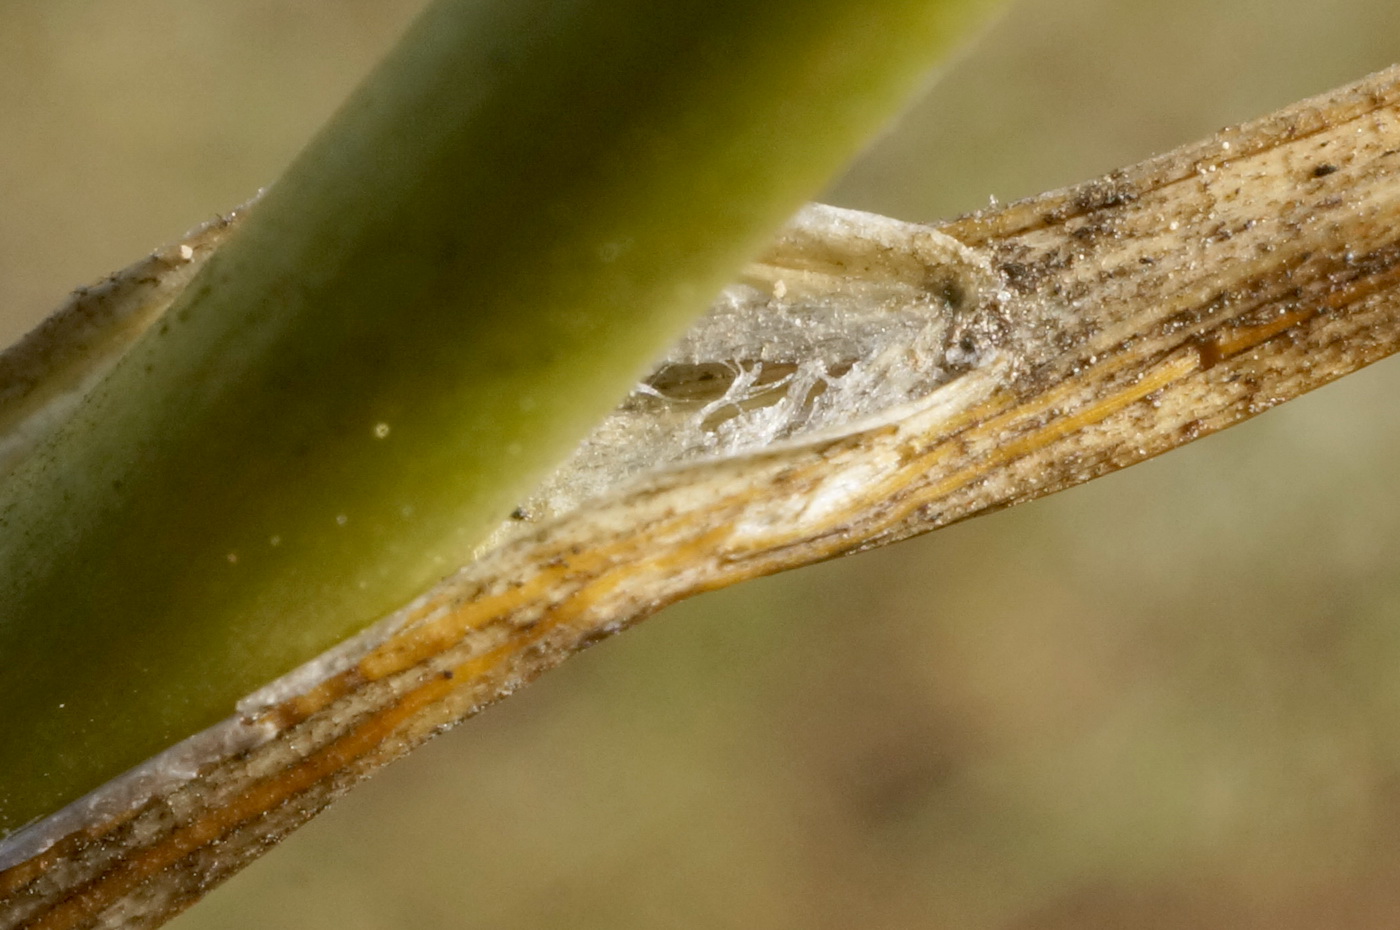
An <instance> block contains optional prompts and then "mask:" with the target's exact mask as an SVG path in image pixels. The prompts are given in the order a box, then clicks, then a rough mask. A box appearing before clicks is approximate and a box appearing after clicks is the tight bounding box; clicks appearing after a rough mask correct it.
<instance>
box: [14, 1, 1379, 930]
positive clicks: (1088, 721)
mask: <svg viewBox="0 0 1400 930" xmlns="http://www.w3.org/2000/svg"><path fill="white" fill-rule="evenodd" d="M416 6H417V4H416V3H411V2H403V0H394V2H386V0H378V2H365V0H352V2H344V3H338V4H322V3H311V2H283V3H272V2H269V0H225V2H223V3H219V4H189V3H183V4H180V3H175V2H173V0H130V2H122V3H117V2H114V0H102V2H81V3H80V2H77V0H47V2H44V3H37V2H24V3H17V4H10V5H7V6H5V7H3V8H0V82H3V84H2V85H0V86H3V87H4V88H5V93H0V140H2V141H0V204H3V206H4V209H3V210H2V211H0V306H3V307H4V308H5V310H6V315H5V316H4V317H3V319H0V332H3V334H5V335H7V336H14V335H17V334H18V333H19V332H20V331H21V330H22V329H23V328H24V327H25V326H26V325H28V324H29V323H31V322H32V321H33V320H34V319H36V318H37V317H38V316H39V315H40V314H41V313H42V312H43V311H44V310H46V309H47V308H48V307H49V306H51V305H54V304H56V303H57V302H58V301H59V299H60V298H61V296H62V293H63V291H64V289H65V288H67V287H70V286H73V285H76V284H79V283H83V282H86V281H88V280H90V279H92V278H95V277H97V276H99V275H100V274H102V273H104V272H105V271H108V270H111V269H113V268H116V267H118V266H120V265H123V264H125V263H126V262H127V261H129V260H130V259H132V258H134V257H136V256H137V255H139V254H140V253H141V252H142V251H143V250H145V249H146V248H148V247H149V246H152V245H154V244H155V243H157V242H160V241H162V240H165V239H168V238H170V237H171V236H173V235H174V234H175V233H176V232H178V231H179V230H181V229H183V228H185V227H187V226H190V225H193V224H194V223H196V222H198V221H199V220H201V219H203V218H205V217H207V216H208V215H209V214H210V213H211V212H212V211H214V210H217V209H219V208H223V207H228V206H232V205H233V204H234V203H236V202H238V201H239V200H240V199H242V198H243V197H245V196H247V195H248V194H250V193H251V192H252V191H253V190H254V189H255V188H256V187H257V186H258V185H259V184H261V183H265V182H266V181H267V180H269V179H270V178H272V177H274V176H275V175H276V173H277V171H278V170H279V168H280V167H281V166H282V165H283V164H284V163H285V162H286V160H287V159H288V158H289V157H290V156H291V154H292V153H293V152H294V151H295V149H296V148H297V146H298V145H299V144H300V143H301V142H302V141H303V140H304V139H305V138H306V136H307V135H308V134H309V133H310V132H311V131H312V129H313V128H314V126H316V125H317V124H318V123H319V122H320V121H321V120H322V119H323V118H324V117H325V116H326V115H327V114H328V112H329V111H330V109H331V108H332V107H333V106H334V105H335V102H336V101H338V100H339V99H340V98H341V97H343V96H344V94H345V93H346V92H347V90H348V89H349V87H350V85H351V84H352V82H353V81H354V80H355V78H356V77H357V76H358V75H359V74H360V73H362V72H363V71H364V70H365V68H366V67H367V66H368V64H369V62H370V61H371V60H372V59H373V58H374V57H375V56H376V55H377V54H378V53H379V52H380V51H381V50H382V49H384V48H385V47H387V46H388V44H389V42H390V41H391V39H392V36H393V34H394V32H395V30H396V29H397V28H399V27H400V26H401V25H402V24H403V23H405V22H406V21H407V19H408V17H409V16H411V14H412V13H413V11H414V9H416ZM1394 60H1400V7H1397V6H1396V5H1395V4H1394V3H1393V2H1391V0H1348V2H1346V3H1344V4H1333V5H1325V4H1306V3H1301V2H1296V0H1287V2H1278V0H1275V2H1266V0H1232V2H1230V3H1208V2H1205V0H1190V2H1184V3H1180V4H1175V5H1168V4H1159V3H1153V2H1149V0H1023V2H1021V3H1020V4H1019V5H1017V6H1015V7H1013V8H1012V9H1011V10H1010V12H1009V13H1008V14H1007V16H1006V18H1005V20H1004V21H1003V22H1002V24H1001V25H1000V26H999V27H998V28H997V29H995V30H994V31H993V32H992V33H991V34H990V35H988V36H987V38H986V40H985V41H984V42H983V44H982V45H981V46H980V47H979V48H978V49H976V50H975V51H974V52H973V53H972V54H970V55H969V56H968V57H967V59H966V60H965V61H963V62H962V63H961V65H960V66H959V67H958V68H956V69H955V70H954V71H952V72H951V73H950V74H949V76H948V77H947V79H946V80H945V81H944V82H943V83H942V84H941V85H939V87H938V88H937V89H936V90H935V92H934V93H933V95H932V96H931V97H930V98H929V100H928V101H927V102H926V103H925V104H924V105H923V106H921V107H920V108H919V109H918V110H917V111H916V112H915V113H913V114H911V117H910V118H909V119H908V120H907V121H906V123H905V125H904V126H903V127H902V128H901V130H900V131H899V132H897V133H895V134H893V135H891V136H889V137H887V138H885V139H884V140H882V141H881V142H880V143H879V144H878V145H877V146H876V147H875V148H874V149H873V150H872V151H871V152H870V153H869V155H868V156H867V158H866V159H865V160H864V161H863V162H862V163H861V164H860V165H858V166H857V167H856V168H855V169H854V170H853V171H852V172H851V173H850V174H849V175H848V176H847V177H846V178H845V179H844V180H843V181H842V182H841V183H840V184H838V185H837V186H836V188H835V189H834V190H833V191H832V192H831V194H830V195H829V197H828V198H827V199H829V200H831V201H833V202H836V203H840V204H842V205H847V206H857V207H865V208H869V209H876V210H879V211H881V212H886V213H891V214H894V215H897V216H900V217H903V218H909V219H919V218H936V217H939V216H945V215H951V214H952V213H956V212H958V211H960V210H965V209H971V208H974V207H976V206H979V205H981V204H982V203H985V202H986V199H987V197H988V196H990V195H994V196H996V197H998V198H1001V199H1003V200H1005V199H1010V198H1013V197H1017V196H1022V195H1026V194H1031V193H1035V192H1037V191H1039V190H1041V189H1044V188H1047V187H1052V186H1056V185H1059V184H1064V183H1069V182H1072V181H1075V180H1079V179H1082V178H1084V177H1088V176H1090V175H1092V174H1094V173H1097V172H1101V171H1104V170H1108V169H1110V168H1112V167H1115V166H1117V165H1119V164H1123V163H1127V162H1130V161H1133V160H1137V159H1139V158H1142V157H1144V156H1146V155H1148V154H1150V153H1151V152H1153V151H1158V150H1162V149H1165V148H1168V147H1171V146H1173V145H1176V144H1179V143H1182V142H1186V141H1189V140H1191V139H1193V138H1196V137H1198V136H1201V135H1204V134H1206V133H1208V132H1210V131H1211V130H1213V129H1215V128H1217V127H1218V126H1220V125H1222V124H1224V123H1227V122H1233V121H1238V120H1241V119H1245V118H1248V117H1251V116H1254V115H1258V114H1261V113H1263V112H1266V111H1268V110H1270V109H1272V108H1275V107H1277V106H1280V105H1282V104H1285V103H1288V102H1290V101H1292V100H1294V99H1297V98H1299V97H1302V96H1306V95H1308V94H1311V93H1315V92H1318V91H1322V90H1325V89H1327V88H1329V87H1331V86H1334V85H1337V84H1341V83H1344V82H1346V81H1349V80H1351V79H1353V78H1356V77H1359V76H1360V75H1362V74H1363V73H1365V72H1367V71H1370V70H1374V69H1376V68H1379V67H1381V66H1383V65H1385V64H1388V63H1390V62H1391V61H1394ZM600 66H601V65H600ZM1397 365H1400V363H1396V362H1391V363H1383V364H1382V365H1380V366H1378V367H1377V368H1375V369H1373V370H1371V371H1368V372H1364V373H1362V374H1360V375H1357V376H1354V377H1352V378H1350V379H1348V380H1346V381H1344V382H1342V383H1341V384H1338V385H1336V386H1333V387H1331V388H1328V389H1326V390H1324V391H1322V392H1320V393H1319V394H1316V395H1313V396H1312V397H1309V398H1305V399H1304V400H1302V401H1299V402H1296V403H1294V404H1291V405H1288V406H1286V407H1284V408H1281V409H1280V410H1278V411H1276V412H1273V413H1270V414H1268V415H1267V416H1265V417H1263V418H1261V419H1260V420H1257V421H1254V422H1253V423H1250V424H1247V425H1245V426H1243V427H1241V428H1239V429H1237V430H1234V431H1232V432H1230V433H1228V434H1225V435H1223V436H1219V437H1216V438H1213V439H1210V440H1208V441H1206V442H1203V443H1201V444H1198V445H1196V446H1193V447H1191V448H1188V449H1186V450H1183V451H1180V452H1177V453H1173V454H1172V455H1170V456H1168V457H1166V458H1164V459H1162V460H1159V461H1157V462H1153V463H1149V464H1147V465H1145V466H1142V467H1139V468H1135V469H1132V470H1130V471H1128V472H1125V473H1122V474H1119V475H1116V476H1114V477H1111V478H1108V479H1105V480H1103V481H1099V482H1095V483H1093V484H1091V485H1088V486H1086V487H1084V488H1081V489H1078V490H1076V491H1072V492H1069V493H1067V494H1064V495H1061V496H1059V497H1056V498H1052V499H1050V500H1047V501H1043V502H1040V503H1036V504H1034V505H1030V506H1027V507H1023V508H1019V509H1016V510H1013V511H1011V512H1008V513H1006V514H1002V515H999V516H995V517H990V518H985V519H983V520H979V521H974V522H972V523H969V524H965V525H963V526H959V527H954V528H952V529H950V530H946V531H943V532H941V533H939V534H935V535H934V536H931V537H928V538H926V539H923V540H920V541H916V542H911V543H906V544H903V545H900V546H897V547H894V548H892V549H889V550H885V551H883V552H879V553H873V554H869V555H865V556H861V557H858V558H854V559H849V560H842V561H839V562H835V563H831V564H828V565H825V566H820V567H817V568H813V569H808V570H804V571H801V572H797V573H795V574H792V575H789V576H787V577H783V578H777V579H770V580H766V581H762V582H757V583H753V584H749V585H746V586H743V587H741V588H739V589H735V590H733V591H728V592H721V593H719V594H716V595H712V596H709V597H706V598H702V599H699V600H697V601H695V602H693V603H690V604H685V605H681V606H679V607H677V608H674V609H672V610H670V611H668V612H666V613H665V614H663V615H662V616H661V617H658V618H657V619H655V620H653V621H651V622H649V623H648V624H646V625H644V626H642V627H641V628H639V629H637V630H634V631H632V632H631V633H629V634H627V635H624V636H622V637H620V638H619V639H617V640H615V641H612V642H610V643H609V644H607V645H605V646H603V647H601V648H599V649H597V650H595V651H593V652H592V653H590V654H587V655H585V656H583V657H580V658H578V659H575V660H574V661H572V662H571V663H569V664H567V665H566V666H565V667H564V668H563V669H561V670H560V671H558V672H555V673H553V674H551V675H550V676H546V678H545V679H543V680H542V681H540V682H539V683H537V684H536V685H534V686H533V687H531V688H530V689H528V690H526V691H524V692H522V693H521V694H519V695H517V696H516V697H514V698H512V699H511V700H510V701H508V702H506V703H505V704H503V705H502V706H500V707H498V708H495V709H493V710H491V711H489V712H488V713H487V714H485V715H484V716H483V717H481V718H479V719H477V720H476V721H473V722H472V723H470V724H468V725H466V726H465V727H463V728H461V729H460V730H458V731H457V732H456V733H454V734H453V735H451V736H449V737H447V738H444V739H442V740H440V741H438V742H437V743H436V744H434V745H433V746H430V747H428V748H427V749H425V750H423V751H422V752H420V753H418V754H417V755H416V756H415V757H414V758H411V759H410V760H408V761H407V762H405V763H403V764H401V765H399V766H397V767H396V768H394V769H393V770H391V771H389V772H387V773H384V774H383V775H381V776H380V777H379V778H378V779H376V780H375V782H373V783H372V784H371V785H369V786H366V787H364V788H362V789H360V790H359V791H358V792H356V793H355V794H353V795H352V796H351V797H350V798H349V799H348V800H346V801H345V802H342V804H341V805H340V806H339V807H338V808H336V809H335V810H333V811H332V812H331V813H330V814H328V815H326V816H325V817H323V818H322V819H321V820H320V821H318V822H317V823H315V824H313V825H311V826H310V827H308V828H306V829H305V830H304V831H302V832H301V833H299V834H298V835H296V836H295V837H293V838H292V839H291V840H290V841H288V843H287V844H286V845H285V846H284V848H282V849H280V850H278V851H275V852H274V853H273V854H271V855H269V856H268V857H266V858H265V859H263V860H261V861H260V862H258V863H257V864H256V865H254V866H253V867H252V868H251V869H249V870H248V871H247V872H246V873H245V874H244V875H242V876H240V877H239V878H237V879H235V880H234V881H233V882H231V883H230V884H229V885H228V886H226V887H225V888H223V889H221V890H219V891H217V892H215V893H214V894H213V895H212V896H211V897H210V898H209V899H208V900H207V901H206V902H205V903H204V904H202V905H200V906H199V907H197V908H195V909H194V910H193V911H191V912H190V913H189V914H188V915H186V916H185V917H183V918H181V919H180V920H179V921H177V923H176V924H175V925H174V926H176V927H180V928H183V930H197V928H225V927H227V928H234V927H247V926H258V925H269V926H286V927H293V926H294V927H298V928H316V927H327V928H336V930H359V928H365V930H368V928H386V927H399V926H413V927H428V928H431V927H464V926H480V927H492V928H522V930H524V928H531V930H536V928H549V927H568V928H587V927H594V926H597V927H609V928H628V927H639V928H640V927H656V926H695V927H706V928H712V927H726V926H734V927H740V926H742V927H746V928H748V927H764V928H770V927H771V928H787V927H792V928H798V927H802V928H812V927H816V928H820V927H827V926H829V927H833V928H835V927H842V928H845V927H861V928H882V927H890V928H895V927H909V926H956V927H967V928H987V930H1010V928H1016V930H1032V928H1034V930H1051V928H1060V927H1064V928H1069V927H1084V926H1134V927H1148V928H1178V927H1180V928H1185V927H1193V928H1194V927H1203V926H1205V927H1221V928H1224V927H1229V928H1239V927H1259V928H1264V927H1269V928H1275V927H1284V928H1287V927H1299V928H1302V927H1317V926H1347V927H1376V928H1382V927H1386V928H1388V927H1392V926H1394V925H1395V924H1396V923H1397V922H1398V921H1400V890H1397V888H1400V886H1397V885H1396V884H1395V882H1394V881H1393V876H1394V874H1395V873H1396V870H1397V869H1398V868H1400V790H1398V789H1397V788H1396V785H1397V784H1400V715H1397V713H1396V711H1397V709H1400V684H1398V683H1397V682H1400V676H1397V675H1396V674H1395V669H1396V668H1397V667H1400V587H1397V585H1396V584H1395V582H1394V581H1393V580H1392V579H1393V578H1394V577H1395V576H1396V571H1395V569H1396V562H1397V559H1400V556H1397V555H1396V553H1397V552H1400V506H1397V505H1400V495H1397V493H1396V492H1395V491H1394V489H1393V481H1392V474H1393V464H1392V463H1393V462H1394V461H1396V459H1397V456H1400V418H1397V415H1396V413H1395V412H1394V405H1393V403H1392V398H1393V397H1394V396H1395V395H1396V392H1397V390H1400V368H1397V367H1396V366H1397Z"/></svg>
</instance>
